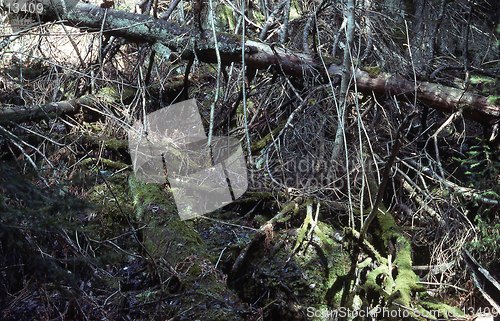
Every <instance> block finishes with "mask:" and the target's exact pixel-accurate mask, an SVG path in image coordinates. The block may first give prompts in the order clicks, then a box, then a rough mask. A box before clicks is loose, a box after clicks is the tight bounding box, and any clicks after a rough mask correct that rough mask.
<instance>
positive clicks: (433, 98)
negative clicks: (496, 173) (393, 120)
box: [42, 3, 500, 124]
mask: <svg viewBox="0 0 500 321" xmlns="http://www.w3.org/2000/svg"><path fill="white" fill-rule="evenodd" d="M58 17H61V18H62V19H63V23H64V24H67V25H70V26H73V27H77V28H80V29H86V30H89V31H102V32H104V33H106V34H110V35H115V36H120V37H124V38H126V39H128V40H130V41H134V42H147V43H151V44H153V43H155V42H160V43H162V44H164V45H165V46H167V47H169V48H170V49H171V50H173V51H178V52H180V56H181V57H182V58H183V59H193V58H194V57H195V56H196V57H197V58H198V59H200V60H201V61H203V62H208V63H213V62H216V60H217V59H216V48H217V47H218V50H219V53H220V57H221V60H222V63H223V64H230V63H239V62H241V51H242V40H241V38H240V37H239V36H237V35H232V34H226V33H218V34H217V43H218V46H216V42H215V41H214V39H213V37H212V35H211V33H210V32H206V33H205V32H202V33H200V32H197V31H195V30H194V29H189V28H186V27H182V26H180V25H178V24H175V23H172V22H168V21H164V20H159V19H154V18H153V17H151V16H146V15H140V14H133V13H128V12H124V11H119V10H113V9H102V8H99V7H96V6H93V5H90V4H86V3H78V4H77V5H76V6H75V7H74V8H73V9H72V10H70V11H69V12H66V13H65V12H62V11H60V12H57V13H56V12H54V10H53V8H52V9H51V8H47V10H45V11H44V13H43V15H42V19H43V20H45V21H58V20H60V19H58ZM245 52H246V53H245V59H246V64H247V67H248V68H250V69H267V68H270V67H274V68H276V69H277V70H278V71H282V72H283V73H285V74H287V75H294V76H305V75H308V74H309V75H310V74H313V73H315V74H318V73H319V74H323V75H326V74H327V72H330V73H333V74H337V73H338V70H339V68H340V67H338V66H337V65H336V64H335V63H334V62H335V61H333V59H332V58H328V57H323V61H324V62H325V63H326V65H324V64H323V62H321V61H318V60H315V59H313V57H311V56H310V55H306V54H302V53H296V52H293V51H289V50H285V49H283V48H277V47H274V46H271V45H267V44H264V43H261V42H255V41H250V40H249V41H246V43H245ZM336 63H338V61H337V62H336ZM355 77H356V79H355V80H356V83H357V87H358V89H359V90H361V91H364V92H369V93H371V92H372V91H373V92H375V93H379V94H381V93H382V94H384V93H389V94H391V95H405V96H412V95H413V94H414V93H415V86H414V83H413V82H412V81H408V80H406V79H403V78H401V77H397V76H377V77H372V76H370V75H369V74H368V73H367V72H364V71H361V70H358V71H357V72H356V73H355ZM416 88H417V89H416V94H417V99H419V100H420V101H421V102H423V103H426V104H428V105H429V106H431V107H433V108H436V109H439V110H441V111H443V112H454V111H456V110H458V109H460V108H463V115H464V116H465V117H468V118H470V119H473V120H476V121H479V122H481V123H485V124H492V123H497V122H498V121H499V120H500V106H497V105H495V104H493V103H491V102H489V101H488V99H487V98H486V97H483V96H479V95H476V94H473V93H471V92H467V91H464V90H460V89H456V88H453V87H447V86H442V85H439V84H435V83H428V82H420V83H417V86H416Z"/></svg>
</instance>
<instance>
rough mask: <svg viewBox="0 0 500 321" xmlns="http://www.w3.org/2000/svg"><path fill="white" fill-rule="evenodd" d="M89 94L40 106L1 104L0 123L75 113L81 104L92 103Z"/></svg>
mask: <svg viewBox="0 0 500 321" xmlns="http://www.w3.org/2000/svg"><path fill="white" fill-rule="evenodd" d="M93 101H94V100H93V99H92V97H91V96H82V97H80V98H78V99H72V100H67V101H60V102H57V103H55V102H54V103H49V104H46V105H42V106H39V105H38V106H2V107H1V108H0V125H2V124H8V123H10V122H13V123H19V122H25V121H30V120H39V119H42V118H44V117H47V118H49V117H53V116H57V115H63V114H74V113H77V112H78V111H79V110H80V108H81V107H82V106H83V105H92V104H93Z"/></svg>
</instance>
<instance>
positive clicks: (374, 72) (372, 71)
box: [363, 66, 382, 78]
mask: <svg viewBox="0 0 500 321" xmlns="http://www.w3.org/2000/svg"><path fill="white" fill-rule="evenodd" d="M363 70H364V71H366V72H367V73H368V74H369V75H370V77H374V78H375V77H377V76H378V75H380V74H381V73H382V69H380V67H379V66H367V67H363Z"/></svg>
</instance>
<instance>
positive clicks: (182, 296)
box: [129, 177, 243, 321]
mask: <svg viewBox="0 0 500 321" xmlns="http://www.w3.org/2000/svg"><path fill="white" fill-rule="evenodd" d="M129 187H130V191H131V193H132V198H133V204H134V208H135V216H136V218H135V219H136V221H137V222H138V223H139V224H141V225H144V226H145V227H144V228H143V229H142V230H141V231H142V237H141V239H142V244H143V246H144V248H145V251H147V252H148V255H147V256H149V257H150V259H151V260H154V261H155V262H154V263H152V264H155V265H161V264H165V263H166V265H167V266H168V269H166V270H167V274H170V276H168V275H167V276H168V281H164V282H165V287H166V288H167V289H166V290H167V291H168V292H170V294H173V295H175V297H176V299H175V300H176V302H177V304H176V306H175V307H171V309H172V308H173V309H174V310H175V312H174V314H176V313H177V315H178V316H180V315H182V318H183V320H184V319H186V320H188V319H190V320H196V319H198V320H214V321H215V320H243V317H242V315H241V311H242V310H243V309H242V306H241V303H240V301H239V299H238V298H237V296H236V295H235V294H234V293H233V292H232V291H231V290H229V289H228V288H227V286H226V283H225V277H224V275H223V274H222V273H221V272H220V271H219V270H217V269H216V268H215V267H214V264H213V263H212V261H211V257H210V256H209V254H208V252H207V248H206V246H205V244H204V242H203V241H202V239H201V238H200V236H199V235H198V233H197V232H196V231H195V229H194V228H193V225H192V223H193V222H192V221H182V220H181V219H180V218H179V216H178V215H177V210H176V206H175V203H174V200H173V196H172V194H171V193H169V192H168V191H165V190H164V189H162V187H161V186H160V185H158V184H146V183H142V182H140V181H137V180H136V179H135V178H132V177H131V178H130V179H129ZM173 284H174V285H175V286H174V285H173ZM172 289H173V290H172ZM172 292H174V293H172Z"/></svg>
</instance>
